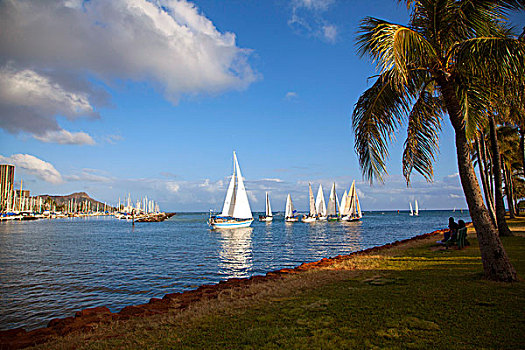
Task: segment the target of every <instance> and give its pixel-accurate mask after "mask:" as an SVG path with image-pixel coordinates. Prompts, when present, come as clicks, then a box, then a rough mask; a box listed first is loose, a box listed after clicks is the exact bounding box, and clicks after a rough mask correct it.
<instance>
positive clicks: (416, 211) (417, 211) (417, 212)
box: [414, 199, 419, 216]
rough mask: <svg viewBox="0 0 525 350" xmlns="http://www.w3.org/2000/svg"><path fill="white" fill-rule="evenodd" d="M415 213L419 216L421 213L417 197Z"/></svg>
mask: <svg viewBox="0 0 525 350" xmlns="http://www.w3.org/2000/svg"><path fill="white" fill-rule="evenodd" d="M414 215H416V216H418V215H419V207H418V205H417V199H416V210H415V212H414Z"/></svg>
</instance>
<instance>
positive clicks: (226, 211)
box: [221, 162, 237, 216]
mask: <svg viewBox="0 0 525 350" xmlns="http://www.w3.org/2000/svg"><path fill="white" fill-rule="evenodd" d="M235 178H236V176H235V162H234V164H233V174H232V179H231V180H230V185H229V186H228V191H226V198H225V199H224V206H223V207H222V213H221V216H233V208H235V192H237V191H236V181H235Z"/></svg>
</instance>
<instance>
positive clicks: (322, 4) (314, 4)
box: [292, 0, 335, 11]
mask: <svg viewBox="0 0 525 350" xmlns="http://www.w3.org/2000/svg"><path fill="white" fill-rule="evenodd" d="M334 2H335V0H292V3H293V6H295V7H305V8H307V9H309V10H315V11H326V10H327V9H328V7H330V6H331V5H332V4H333V3H334Z"/></svg>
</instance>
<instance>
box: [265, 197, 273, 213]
mask: <svg viewBox="0 0 525 350" xmlns="http://www.w3.org/2000/svg"><path fill="white" fill-rule="evenodd" d="M266 216H272V206H271V205H270V196H269V195H268V192H266Z"/></svg>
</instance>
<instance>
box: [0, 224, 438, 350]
mask: <svg viewBox="0 0 525 350" xmlns="http://www.w3.org/2000/svg"><path fill="white" fill-rule="evenodd" d="M444 231H445V230H437V231H434V232H431V233H426V234H422V235H419V236H416V237H413V238H410V239H405V240H402V241H396V242H393V243H388V244H385V245H383V246H380V247H372V248H368V249H365V250H361V251H358V252H354V253H351V254H349V255H338V256H336V257H333V258H323V259H321V260H319V261H315V262H310V263H303V264H301V265H299V266H297V267H295V268H293V269H291V268H284V269H280V270H276V271H271V272H268V273H267V274H266V275H265V276H252V277H250V278H230V279H228V280H225V281H220V282H219V283H218V284H214V285H202V286H200V287H198V288H197V289H195V290H191V291H187V292H183V293H170V294H166V295H164V296H163V297H162V299H159V298H151V299H150V301H149V302H148V303H147V304H142V305H131V306H126V307H124V308H123V309H122V310H121V311H120V312H118V313H111V311H110V310H109V309H108V308H107V307H105V306H99V307H94V308H89V309H85V310H81V311H78V312H77V313H75V317H65V318H55V319H52V320H51V321H49V323H48V326H47V327H46V328H40V329H36V330H33V331H30V332H26V331H25V330H24V329H22V328H17V329H11V330H7V331H0V349H20V348H24V347H28V346H31V345H37V344H41V343H44V342H46V341H48V340H49V338H50V337H51V336H56V335H65V334H68V333H71V332H75V331H90V330H93V329H94V328H96V327H98V324H99V323H101V322H107V321H110V320H115V319H122V320H125V319H129V318H131V317H145V316H150V315H154V314H159V313H164V312H168V311H169V310H170V309H185V308H187V307H188V306H190V305H191V304H193V303H195V302H198V301H200V300H204V299H213V298H217V297H218V296H219V294H220V293H221V292H222V291H223V290H231V289H236V288H237V289H240V288H246V287H247V286H249V285H252V284H255V283H260V282H264V281H269V280H274V279H279V278H283V275H288V274H298V273H301V272H303V271H307V270H311V269H316V268H320V267H326V266H330V265H332V264H333V263H335V262H340V261H344V260H348V259H350V258H352V257H356V256H363V255H367V254H370V253H372V252H378V251H382V250H386V249H389V248H391V247H394V246H397V245H400V244H403V243H406V242H410V241H415V240H421V239H425V238H427V237H431V236H435V235H438V234H442V233H443V232H444Z"/></svg>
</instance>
